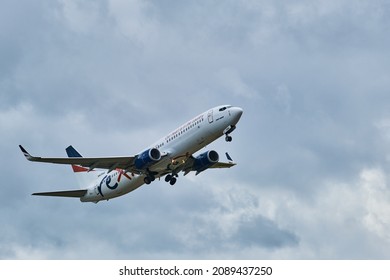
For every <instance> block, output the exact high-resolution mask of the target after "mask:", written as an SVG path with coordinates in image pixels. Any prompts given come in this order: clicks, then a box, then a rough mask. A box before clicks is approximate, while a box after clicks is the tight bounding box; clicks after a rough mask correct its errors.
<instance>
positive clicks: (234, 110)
mask: <svg viewBox="0 0 390 280" xmlns="http://www.w3.org/2000/svg"><path fill="white" fill-rule="evenodd" d="M243 112H244V110H242V109H241V108H240V107H233V108H232V109H231V113H232V115H233V118H234V122H235V123H238V121H239V120H240V118H241V115H242V113H243Z"/></svg>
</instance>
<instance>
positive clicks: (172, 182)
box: [165, 174, 178, 186]
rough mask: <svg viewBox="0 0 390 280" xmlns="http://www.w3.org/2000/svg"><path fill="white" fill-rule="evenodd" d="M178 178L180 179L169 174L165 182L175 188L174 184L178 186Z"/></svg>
mask: <svg viewBox="0 0 390 280" xmlns="http://www.w3.org/2000/svg"><path fill="white" fill-rule="evenodd" d="M176 177H178V175H177V174H176V175H173V174H168V175H167V176H165V182H167V183H168V182H169V184H171V186H173V185H174V184H176V181H177V179H176Z"/></svg>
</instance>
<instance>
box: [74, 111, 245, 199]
mask: <svg viewBox="0 0 390 280" xmlns="http://www.w3.org/2000/svg"><path fill="white" fill-rule="evenodd" d="M241 114H242V109H241V108H238V107H232V106H218V107H215V108H213V109H210V110H208V111H206V112H204V113H202V114H200V115H198V116H196V117H195V118H193V119H192V120H190V121H188V122H186V123H185V124H183V125H182V126H180V127H179V128H177V129H176V130H174V131H172V132H171V133H169V134H168V135H167V136H165V137H163V138H161V139H159V140H158V141H157V142H155V143H154V144H152V145H151V146H149V147H148V148H156V149H158V150H159V151H160V152H161V155H162V159H161V160H160V161H159V162H158V163H156V164H155V165H153V166H152V167H151V168H150V171H151V172H159V171H161V170H166V169H167V167H168V168H169V166H171V165H172V169H173V168H174V166H175V164H176V163H179V162H180V161H181V160H183V159H185V158H186V157H188V156H189V155H192V154H193V153H195V152H197V151H199V150H200V149H202V148H203V147H205V146H206V145H208V144H210V143H211V142H213V141H214V140H216V139H217V138H219V137H221V136H223V135H224V134H226V131H227V129H229V126H233V127H234V126H235V125H236V124H237V122H238V121H239V119H240V117H241ZM95 172H96V171H95ZM145 176H146V175H136V174H129V173H126V172H124V171H123V170H119V169H117V170H113V171H110V172H107V171H106V172H104V171H103V172H101V173H100V175H99V177H98V178H97V179H96V181H95V182H93V183H92V184H91V185H90V186H89V187H88V191H87V194H86V195H85V196H83V197H81V198H80V200H81V201H82V202H98V201H100V200H108V199H112V198H114V197H118V196H121V195H124V194H126V193H128V192H131V191H133V190H135V189H137V188H139V187H140V186H142V185H143V184H144V178H145Z"/></svg>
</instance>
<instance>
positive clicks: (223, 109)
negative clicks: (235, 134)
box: [219, 105, 232, 112]
mask: <svg viewBox="0 0 390 280" xmlns="http://www.w3.org/2000/svg"><path fill="white" fill-rule="evenodd" d="M231 107H232V106H231V105H228V106H224V107H221V108H219V111H220V112H222V111H225V110H226V109H227V108H231Z"/></svg>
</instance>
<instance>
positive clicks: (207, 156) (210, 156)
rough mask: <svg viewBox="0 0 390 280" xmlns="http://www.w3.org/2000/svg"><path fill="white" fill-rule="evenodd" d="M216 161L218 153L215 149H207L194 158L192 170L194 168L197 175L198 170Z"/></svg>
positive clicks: (204, 168)
mask: <svg viewBox="0 0 390 280" xmlns="http://www.w3.org/2000/svg"><path fill="white" fill-rule="evenodd" d="M218 161H219V155H218V153H217V152H216V151H213V150H211V151H207V152H205V153H203V154H200V155H199V156H197V157H196V158H195V162H194V166H193V170H195V171H196V175H198V174H199V173H200V172H202V171H205V170H206V169H207V168H209V167H210V166H212V165H213V164H214V163H217V162H218Z"/></svg>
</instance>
